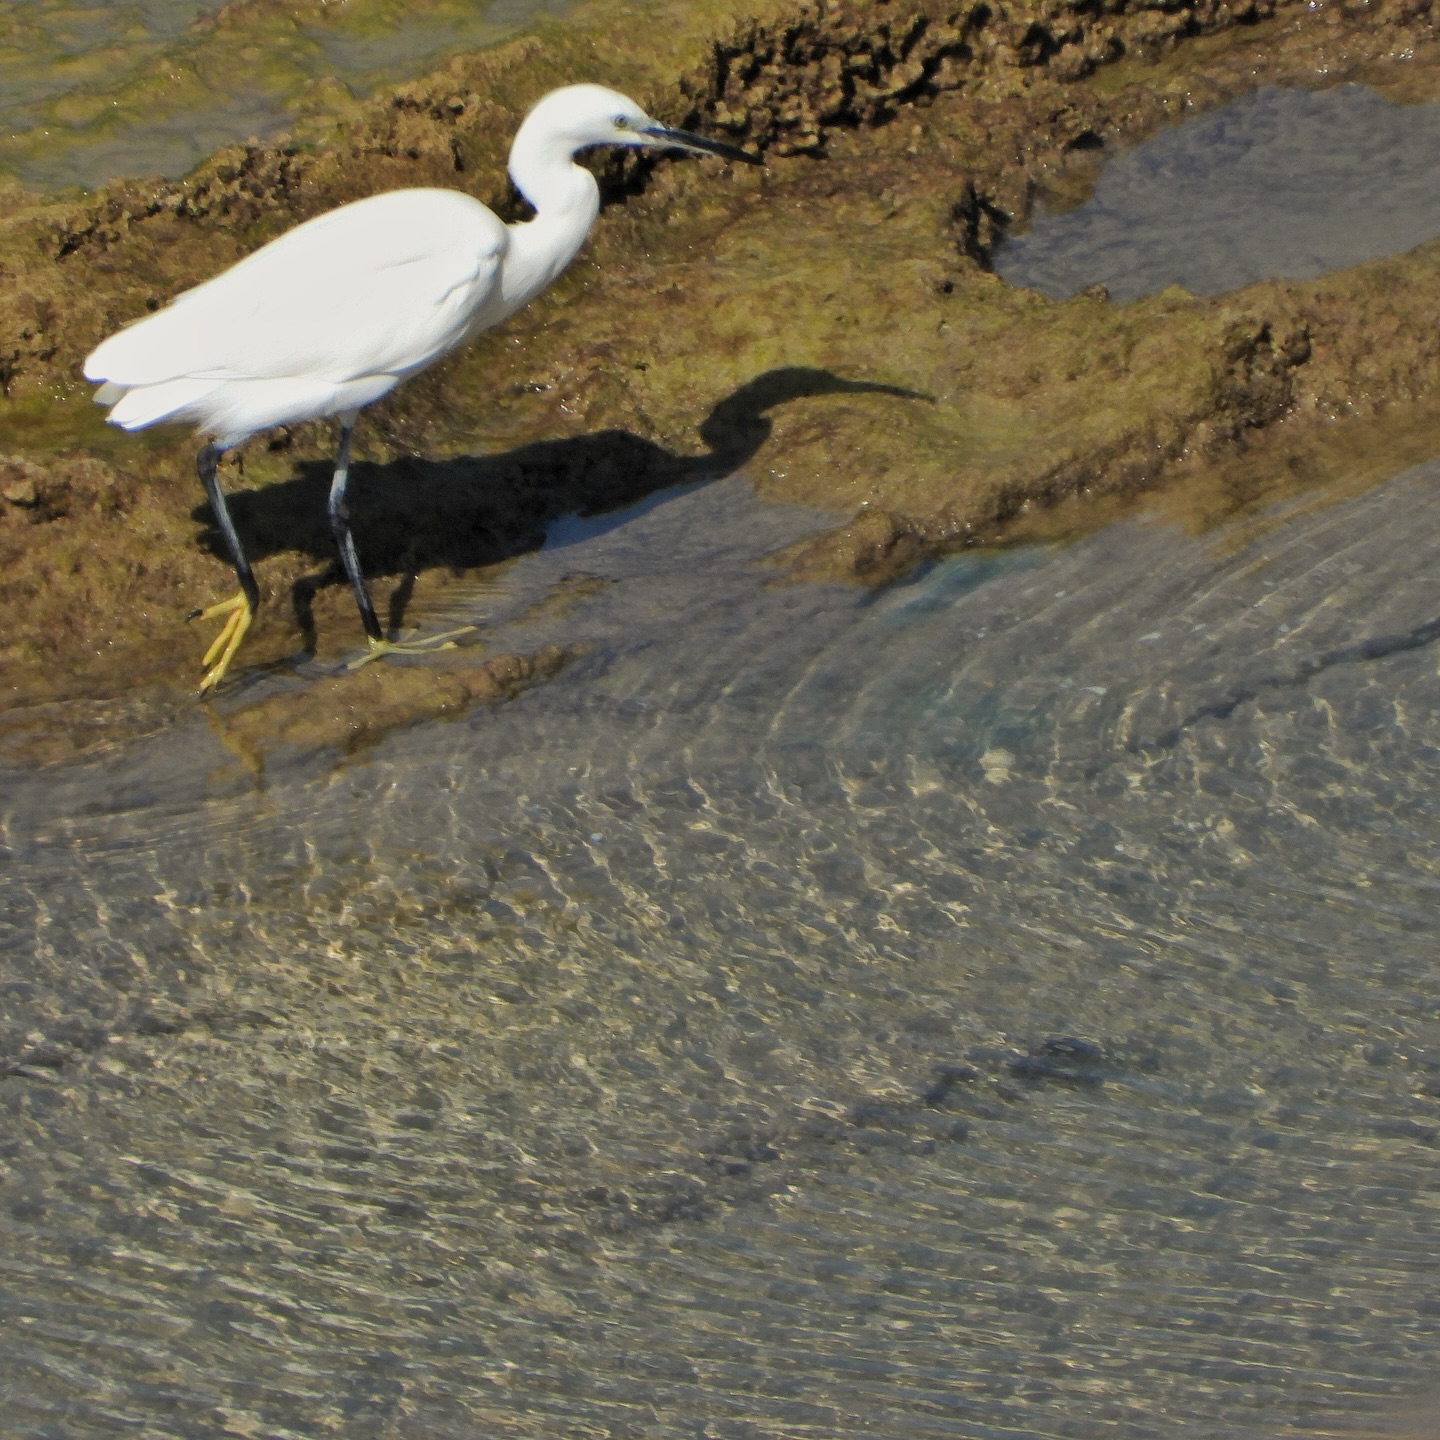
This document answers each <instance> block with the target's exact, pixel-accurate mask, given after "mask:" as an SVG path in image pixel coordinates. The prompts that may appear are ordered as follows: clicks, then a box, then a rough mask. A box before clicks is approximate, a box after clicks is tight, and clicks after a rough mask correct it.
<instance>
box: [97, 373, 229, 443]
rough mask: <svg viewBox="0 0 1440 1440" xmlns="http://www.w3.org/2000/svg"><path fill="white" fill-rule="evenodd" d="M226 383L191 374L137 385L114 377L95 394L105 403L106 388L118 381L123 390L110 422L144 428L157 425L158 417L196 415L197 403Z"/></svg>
mask: <svg viewBox="0 0 1440 1440" xmlns="http://www.w3.org/2000/svg"><path fill="white" fill-rule="evenodd" d="M223 383H224V382H223V381H217V380H202V379H196V378H195V377H193V376H188V375H187V376H182V377H181V378H180V379H178V380H162V381H161V382H160V383H159V384H158V385H136V386H134V387H130V388H127V387H124V386H120V385H118V384H116V382H115V381H110V382H108V383H107V384H106V385H104V386H102V387H101V389H100V392H99V393H97V395H96V396H95V398H96V399H97V400H99V401H100V402H101V404H106V403H108V399H107V398H106V397H105V391H106V390H108V389H109V388H110V386H111V385H115V387H116V389H117V390H119V391H120V392H121V393H120V395H119V398H118V399H117V400H116V402H115V404H114V406H113V407H112V409H111V411H110V414H109V416H108V419H109V420H110V423H111V424H112V425H122V426H124V428H125V429H126V430H143V429H144V428H145V426H147V425H154V424H155V423H156V421H158V420H190V419H194V418H196V413H195V412H196V407H198V406H199V404H200V402H201V401H203V400H204V399H205V398H206V397H207V396H208V395H210V394H212V393H213V392H214V391H215V390H216V389H217V388H218V387H219V386H220V385H221V384H223Z"/></svg>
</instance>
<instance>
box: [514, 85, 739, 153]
mask: <svg viewBox="0 0 1440 1440" xmlns="http://www.w3.org/2000/svg"><path fill="white" fill-rule="evenodd" d="M521 136H525V137H526V138H534V139H539V138H540V137H542V136H543V137H544V138H545V139H546V140H548V141H549V142H550V143H552V144H559V145H563V146H565V147H566V148H567V149H569V150H570V151H571V152H572V153H573V152H574V151H576V150H585V149H588V148H590V147H591V146H594V145H628V146H630V147H632V148H634V149H638V150H688V151H691V152H693V153H694V154H697V155H719V156H722V157H723V158H724V159H726V160H740V161H743V162H744V163H745V164H747V165H761V164H763V163H764V162H763V161H762V160H760V159H759V158H758V157H757V156H754V155H747V154H746V153H745V152H744V151H743V150H740V149H738V148H737V147H736V146H734V145H726V144H725V143H724V142H723V141H720V140H711V139H709V138H707V137H706V136H704V135H692V134H690V132H689V131H687V130H673V129H671V128H670V127H669V126H668V125H662V124H660V122H659V121H657V120H652V119H651V118H650V117H649V116H648V115H647V114H646V113H645V112H644V111H643V110H642V109H641V108H640V107H639V106H638V105H637V104H636V103H635V102H634V101H633V100H631V99H629V98H628V97H626V96H624V95H622V94H620V92H619V91H618V90H607V89H606V88H605V86H603V85H567V86H566V87H565V88H564V89H563V90H552V91H551V92H550V93H549V94H548V95H547V96H545V98H544V99H543V100H541V101H539V103H538V104H536V105H535V107H534V108H533V109H532V110H531V111H530V113H529V114H528V115H527V116H526V117H525V123H524V124H523V125H522V126H521V127H520V135H518V136H516V140H517V143H518V142H519V140H520V138H521Z"/></svg>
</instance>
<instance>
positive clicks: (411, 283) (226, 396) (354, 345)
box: [85, 190, 529, 449]
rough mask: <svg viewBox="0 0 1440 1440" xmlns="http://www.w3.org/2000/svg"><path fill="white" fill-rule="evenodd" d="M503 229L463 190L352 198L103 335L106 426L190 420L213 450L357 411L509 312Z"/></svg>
mask: <svg viewBox="0 0 1440 1440" xmlns="http://www.w3.org/2000/svg"><path fill="white" fill-rule="evenodd" d="M509 239H510V232H509V230H508V229H507V227H506V226H505V225H503V224H501V222H500V221H499V220H498V219H497V218H496V217H495V215H494V213H493V212H492V211H490V210H489V209H487V208H486V207H485V206H484V205H482V204H481V203H480V202H479V201H478V200H474V199H472V198H471V197H470V196H469V195H465V194H463V193H461V192H460V191H458V190H392V191H390V192H389V193H388V194H385V195H374V196H371V198H370V199H368V200H357V201H356V202H355V203H354V204H352V205H345V206H342V207H341V208H340V209H338V210H331V211H329V212H328V213H327V214H324V215H317V216H316V217H315V219H313V220H307V221H306V222H305V223H304V224H303V225H297V226H296V227H295V229H293V230H290V231H288V232H287V233H286V234H284V235H282V236H280V238H279V239H278V240H273V241H271V243H270V244H269V245H266V246H265V247H264V248H263V249H261V250H257V251H256V252H255V254H253V255H251V256H249V257H248V258H246V259H244V260H241V261H240V262H239V264H237V265H233V266H231V268H230V269H229V270H226V271H224V272H223V273H222V274H220V275H217V276H216V277H215V278H214V279H213V280H207V281H206V282H205V283H204V284H203V285H197V286H196V287H195V288H194V289H193V290H187V291H186V292H185V293H184V294H183V295H180V296H179V297H178V298H176V299H175V300H174V301H173V302H172V303H171V304H170V305H168V306H167V307H166V308H165V309H163V310H160V311H157V312H156V313H155V314H154V315H148V316H146V317H145V319H143V320H140V321H137V322H136V323H135V324H134V325H131V326H129V327H128V328H127V329H124V330H121V331H120V332H119V333H118V334H116V335H112V336H111V337H110V338H109V339H108V340H106V341H105V342H104V343H103V344H102V345H100V346H98V347H97V348H96V349H95V351H94V352H93V353H92V354H91V355H90V358H89V359H88V360H86V362H85V374H86V377H87V378H88V379H91V380H103V381H104V382H105V384H104V385H103V386H102V387H101V389H100V391H98V392H97V394H96V399H97V400H99V401H100V402H101V403H103V404H109V405H111V406H112V409H111V411H110V419H111V421H112V422H113V423H115V424H117V425H122V426H124V427H125V429H127V430H139V429H142V428H143V427H144V426H146V425H153V424H154V423H155V422H156V421H158V420H167V419H174V420H188V421H191V422H192V423H194V424H195V425H197V426H199V427H200V428H201V429H203V430H204V431H205V432H206V433H207V434H210V435H212V436H214V438H215V442H216V444H217V445H219V447H220V448H221V449H226V448H228V447H229V446H231V445H237V444H239V443H240V442H241V441H242V440H244V439H246V438H247V437H248V436H250V435H253V434H255V432H256V431H258V430H264V429H268V428H269V427H270V426H272V425H283V424H294V423H297V422H299V421H302V420H318V419H320V418H322V417H324V416H327V415H338V414H340V413H342V412H343V411H346V410H358V409H360V408H362V407H363V406H365V405H368V404H370V403H371V402H372V401H374V400H378V399H379V398H380V396H382V395H383V394H385V393H386V391H388V390H390V389H392V388H393V387H394V386H396V385H398V384H399V383H400V381H401V380H403V379H405V377H406V376H407V375H411V374H413V373H414V372H415V371H417V370H421V369H423V368H424V367H425V366H426V365H429V364H430V363H431V362H432V361H434V360H437V359H438V358H439V357H440V356H441V355H443V354H445V352H446V351H447V350H452V349H454V348H455V346H457V345H458V344H460V343H461V342H462V341H463V340H464V339H466V338H467V336H468V334H469V333H470V332H471V331H472V329H482V328H486V327H487V326H488V325H491V324H494V323H495V321H496V320H498V319H500V318H502V313H500V312H503V302H502V305H500V306H496V305H495V303H494V302H495V301H496V299H498V298H499V297H498V294H497V291H498V286H497V285H496V283H495V282H496V277H497V274H498V271H499V267H500V262H501V259H502V257H503V256H504V254H505V251H506V248H507V246H508V244H509ZM526 298H527V299H528V298H529V297H528V296H527V297H526ZM487 302H488V304H487ZM522 303H523V302H522ZM487 308H493V309H495V310H496V311H497V313H496V314H495V315H494V317H493V318H491V316H489V315H488V314H486V311H487ZM477 320H479V321H480V324H479V325H478V326H477V325H476V323H475V322H476V321H477Z"/></svg>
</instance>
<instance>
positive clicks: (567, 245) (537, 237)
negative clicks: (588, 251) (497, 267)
mask: <svg viewBox="0 0 1440 1440" xmlns="http://www.w3.org/2000/svg"><path fill="white" fill-rule="evenodd" d="M510 178H511V179H512V180H513V181H514V182H515V188H516V189H517V190H518V191H519V192H520V193H521V194H522V195H523V196H524V197H525V198H526V199H527V200H528V201H529V202H530V203H531V205H533V206H534V207H535V218H534V219H533V220H529V221H524V222H521V223H517V224H514V225H511V227H510V245H509V248H508V249H507V251H506V254H505V265H504V269H503V272H502V276H501V287H502V290H503V293H504V297H505V308H506V311H507V313H508V312H509V311H512V310H516V309H518V308H519V307H520V306H521V305H523V304H525V302H526V301H527V300H530V299H531V298H533V297H534V296H536V295H538V294H539V293H540V291H542V290H543V289H544V288H545V287H546V286H547V285H548V284H549V283H550V282H551V281H552V280H553V279H554V278H555V277H556V276H557V275H558V274H559V273H560V272H561V271H562V270H563V269H564V268H565V267H566V266H567V265H568V264H569V263H570V262H571V260H573V259H574V258H575V252H576V251H577V250H579V249H580V247H581V246H582V245H583V244H584V243H585V237H586V236H587V235H588V234H589V233H590V227H591V226H592V225H593V224H594V223H595V217H596V216H597V215H598V214H599V213H600V187H599V186H598V185H597V184H596V183H595V177H594V176H593V175H592V174H591V173H590V172H589V171H588V170H586V169H585V168H584V167H583V166H580V165H577V164H576V163H575V153H574V150H573V148H572V147H571V146H570V145H568V144H566V143H565V142H564V141H560V140H557V139H555V138H554V137H553V136H544V135H537V134H536V133H535V132H534V131H533V130H532V129H531V127H530V126H529V125H528V124H526V125H522V126H521V127H520V131H519V133H518V134H517V135H516V136H515V143H514V144H513V145H512V146H511V147H510Z"/></svg>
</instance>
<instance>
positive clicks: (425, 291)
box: [85, 85, 761, 694]
mask: <svg viewBox="0 0 1440 1440" xmlns="http://www.w3.org/2000/svg"><path fill="white" fill-rule="evenodd" d="M596 145H627V146H633V147H637V148H642V149H661V148H674V149H679V150H690V151H696V152H699V153H702V154H709V155H720V156H723V157H725V158H726V159H730V160H743V161H746V162H748V163H751V164H760V163H761V162H760V161H759V160H757V159H756V158H755V157H754V156H751V155H747V154H745V153H744V151H742V150H738V149H736V148H735V147H734V146H731V145H725V144H722V143H720V142H719V141H715V140H709V139H706V138H704V137H702V136H699V135H691V134H689V133H688V132H686V131H683V130H672V129H670V128H668V127H667V126H665V125H661V124H658V123H657V122H656V121H654V120H652V119H651V118H650V117H649V116H648V115H647V114H646V113H645V112H644V111H643V110H642V109H641V108H640V107H639V106H638V105H636V104H635V102H634V101H633V100H628V99H626V98H625V96H623V95H620V94H617V93H616V92H615V91H614V90H607V89H605V88H604V87H603V86H600V85H570V86H567V87H566V88H565V89H562V90H555V91H552V92H551V93H550V94H549V95H546V96H545V97H544V99H542V100H541V101H540V102H539V103H538V104H537V105H536V106H535V107H534V108H533V109H532V110H531V111H530V113H529V114H528V115H527V116H526V117H525V120H524V122H523V123H522V124H521V126H520V129H519V131H518V132H517V133H516V135H515V140H514V143H513V144H512V145H511V148H510V163H509V170H510V178H511V179H512V180H513V181H514V182H515V188H516V189H517V190H519V192H520V193H521V195H523V196H524V197H525V199H526V200H528V201H529V202H530V204H531V205H532V206H533V207H534V209H535V216H534V218H533V219H532V220H529V221H525V222H520V223H516V224H513V225H506V224H504V223H503V222H502V221H501V220H500V219H499V218H498V217H497V216H496V215H495V214H494V212H493V211H491V210H489V209H487V208H486V207H485V206H484V205H482V204H481V203H480V202H479V201H478V200H475V199H473V198H472V197H471V196H469V195H466V194H463V193H462V192H460V191H458V190H430V189H424V190H393V191H390V192H389V193H387V194H383V195H375V196H372V197H370V198H369V199H367V200H357V201H355V202H354V203H353V204H350V205H343V206H341V207H340V208H339V209H337V210H331V211H329V212H327V213H326V214H324V215H318V216H316V217H315V218H314V219H312V220H307V221H306V222H305V223H304V224H302V225H297V226H296V227H295V229H293V230H290V231H287V232H286V233H285V234H284V235H281V236H280V237H279V238H278V239H275V240H272V241H271V242H270V243H269V244H268V245H266V246H264V247H263V248H262V249H260V250H257V251H256V252H255V253H254V254H253V255H250V256H247V257H246V258H245V259H244V260H241V261H240V262H239V263H238V264H235V265H232V266H231V267H230V269H228V270H226V271H224V272H222V273H221V274H219V275H217V276H216V277H215V278H214V279H213V280H207V281H206V282H205V283H204V284H202V285H197V286H196V287H195V288H194V289H193V290H187V291H185V292H184V294H182V295H179V296H177V297H176V298H175V299H174V300H173V301H171V303H170V304H169V305H168V306H167V307H166V308H165V309H163V310H159V311H157V312H156V313H154V314H153V315H148V316H146V317H144V318H143V319H141V320H138V321H136V322H135V323H133V324H132V325H130V326H128V327H127V328H126V329H124V330H121V331H119V332H118V333H117V334H115V335H112V336H111V337H110V338H109V339H108V340H106V341H104V343H103V344H101V345H99V346H98V347H97V348H96V349H95V350H94V351H93V352H92V354H91V355H90V357H89V358H88V359H87V360H86V361H85V376H86V378H87V379H89V380H95V381H100V382H102V383H101V385H100V388H99V390H98V391H96V394H95V399H96V401H98V402H99V403H100V404H102V405H109V406H110V407H111V409H110V414H109V417H108V418H109V419H110V421H111V423H112V424H115V425H121V426H123V427H124V428H125V429H127V430H140V429H143V428H144V427H146V426H147V425H154V424H157V423H158V422H160V421H164V420H177V421H188V422H191V423H193V424H194V425H195V426H196V427H197V429H198V430H199V432H200V433H201V434H202V435H203V436H205V437H207V438H206V441H205V443H204V444H203V445H202V446H201V449H200V453H199V456H198V458H197V460H196V468H197V470H198V471H199V475H200V480H201V483H202V484H203V485H204V487H205V493H206V495H207V496H208V497H209V501H210V507H211V509H212V510H213V511H214V513H215V519H216V522H217V524H218V525H219V527H220V533H221V534H222V535H223V536H224V538H225V544H226V546H227V547H228V548H229V551H230V555H231V558H232V560H233V561H234V564H235V574H236V576H237V577H238V579H239V582H240V591H239V593H238V594H237V595H235V596H234V597H233V598H231V599H229V600H223V601H221V602H220V603H219V604H216V605H212V606H210V607H209V608H208V609H206V610H203V611H200V612H198V613H199V614H200V615H201V616H202V617H203V618H205V619H221V618H223V620H224V625H223V627H222V628H221V630H220V633H219V635H218V636H217V637H216V639H215V641H214V643H213V644H212V645H211V646H210V648H209V650H208V651H207V652H206V654H205V658H204V661H203V662H202V675H201V680H200V691H201V693H202V694H203V693H205V692H206V691H207V690H209V689H211V688H212V687H213V686H214V685H215V684H217V683H218V682H219V680H220V679H221V677H222V676H224V674H225V672H226V670H227V668H228V667H229V665H230V661H231V659H232V658H233V657H234V655H235V652H236V650H237V649H238V648H239V646H240V642H241V641H242V640H243V639H244V638H245V632H246V631H247V630H248V629H249V628H250V624H251V621H252V620H253V618H254V615H255V610H256V607H257V606H258V605H259V603H260V592H259V590H258V588H257V587H256V584H255V577H254V575H253V574H252V572H251V569H250V564H249V562H248V561H247V560H246V558H245V553H244V551H243V549H242V548H241V545H240V538H239V536H238V535H237V534H236V531H235V526H234V524H233V523H232V521H231V519H230V514H229V511H228V510H227V509H226V506H225V497H224V494H223V492H222V491H221V488H220V483H219V479H218V476H217V473H216V466H217V461H218V460H219V457H220V456H221V454H222V453H223V452H224V451H226V450H228V449H230V448H231V447H232V446H234V445H239V444H241V443H242V442H243V441H245V440H247V439H249V438H250V436H252V435H254V434H255V433H256V432H257V431H260V430H265V429H268V428H269V427H270V426H273V425H289V424H295V423H297V422H299V421H304V420H319V419H322V418H324V417H326V416H331V415H333V416H337V417H338V418H339V422H340V444H339V449H338V451H337V453H336V457H335V475H334V480H333V481H332V483H331V487H330V507H329V508H330V523H331V528H332V529H333V531H334V535H335V543H336V545H337V547H338V548H339V551H340V560H341V563H342V564H343V565H344V567H345V573H346V575H347V576H348V577H349V580H350V585H351V588H352V589H353V591H354V592H355V601H356V604H357V605H358V606H359V608H360V618H361V620H362V622H363V623H364V626H365V634H366V638H367V641H368V646H369V654H368V655H367V657H366V658H369V655H379V654H384V653H386V652H389V651H395V650H421V649H432V648H435V647H438V646H445V645H447V644H450V643H453V641H452V639H451V636H452V635H454V634H458V633H461V632H450V634H448V635H435V636H431V637H428V638H427V639H423V640H418V641H410V642H405V643H402V642H392V641H389V640H387V639H386V637H385V634H384V632H383V631H382V630H381V628H380V624H379V621H378V620H377V619H376V618H375V607H374V606H373V605H372V604H371V602H370V595H369V592H368V591H367V589H366V587H365V580H364V577H363V576H362V575H361V572H360V563H359V560H358V559H357V557H356V554H355V542H354V540H353V539H352V537H351V534H350V524H349V513H348V510H347V508H346V504H345V484H346V480H347V478H348V474H349V466H350V438H351V435H352V433H353V431H354V428H355V422H356V420H357V419H358V417H359V413H360V411H361V409H363V408H364V407H365V406H366V405H369V404H371V403H372V402H374V401H376V400H378V399H379V398H380V397H381V396H382V395H385V394H387V393H388V392H389V391H391V390H393V389H394V388H395V386H397V385H398V384H399V383H400V382H401V381H402V380H404V379H406V378H408V377H409V376H411V375H414V374H415V373H416V372H417V371H420V370H423V369H424V368H425V367H426V366H427V365H430V364H433V363H434V362H435V361H436V360H438V359H439V358H440V357H441V356H442V355H445V354H447V353H448V352H449V351H451V350H454V349H455V348H456V347H457V346H459V345H463V344H464V343H465V342H466V341H468V340H470V339H472V338H473V337H474V336H476V335H478V334H479V333H480V332H481V331H482V330H487V329H489V328H490V327H491V326H492V325H496V324H498V323H499V322H500V321H502V320H504V319H505V318H506V317H507V316H509V315H511V314H513V313H514V312H515V311H516V310H518V309H519V308H520V307H521V306H522V305H524V304H525V303H526V301H528V300H530V299H532V298H533V297H534V296H536V295H538V294H539V293H540V291H542V290H543V289H544V288H545V287H546V286H547V285H549V284H550V282H551V281H552V280H554V279H555V277H556V276H557V275H559V273H560V272H561V271H562V270H563V269H564V268H565V267H566V265H568V264H569V263H570V261H571V260H572V259H573V258H574V256H575V253H576V251H578V250H579V248H580V246H581V245H582V244H583V243H584V240H585V237H586V235H588V234H589V232H590V227H591V225H592V224H593V223H594V221H595V217H596V216H597V215H598V214H599V212H600V190H599V186H598V185H597V184H596V182H595V177H594V176H593V175H592V174H591V173H590V172H589V171H588V170H586V169H584V168H583V167H582V166H580V165H577V164H576V163H575V155H576V153H577V152H578V151H581V150H585V149H588V148H589V147H591V146H596Z"/></svg>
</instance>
